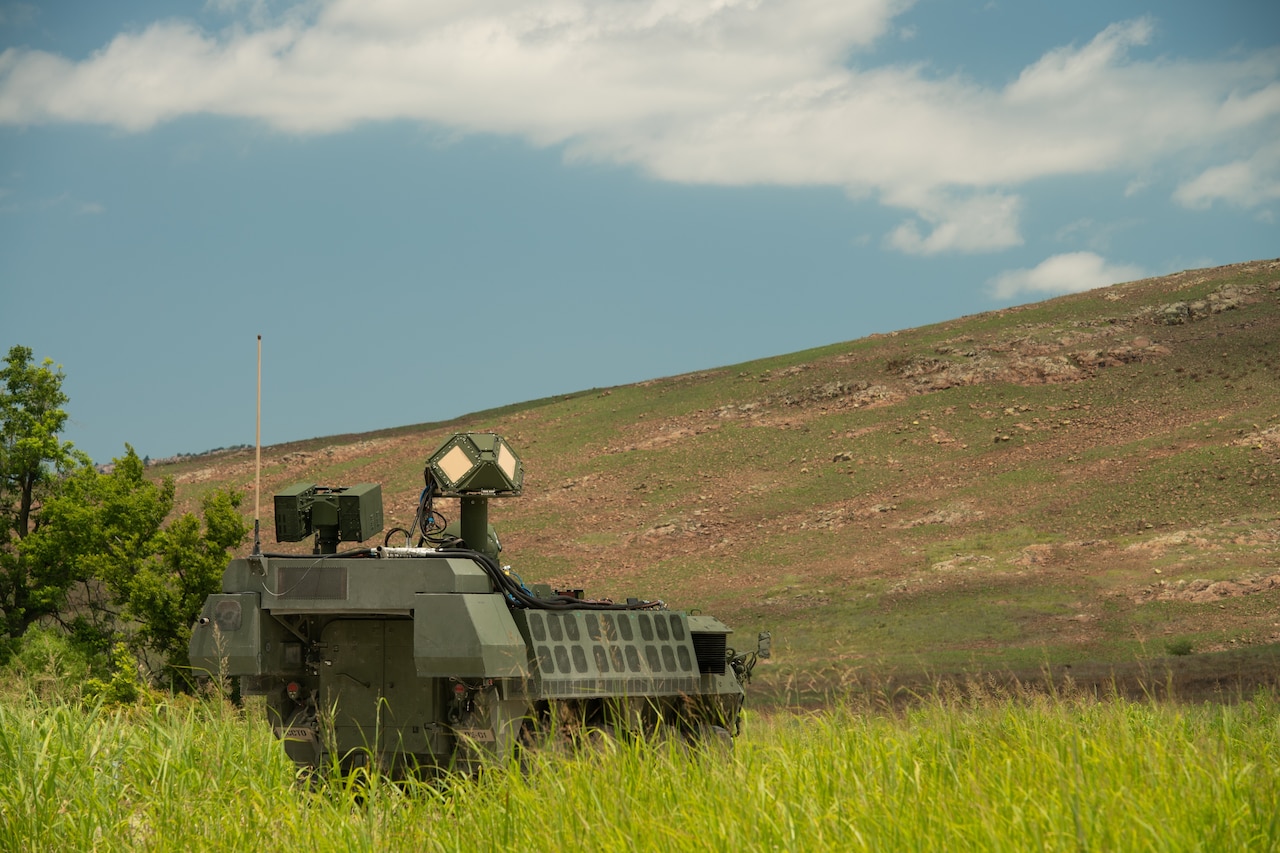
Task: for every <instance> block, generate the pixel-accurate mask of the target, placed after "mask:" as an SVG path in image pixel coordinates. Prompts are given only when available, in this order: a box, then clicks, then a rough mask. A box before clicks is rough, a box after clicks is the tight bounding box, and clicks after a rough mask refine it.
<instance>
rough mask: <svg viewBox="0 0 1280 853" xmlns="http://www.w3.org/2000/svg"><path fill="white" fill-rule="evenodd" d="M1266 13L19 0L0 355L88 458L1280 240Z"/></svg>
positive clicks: (1019, 298)
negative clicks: (41, 393) (258, 412)
mask: <svg viewBox="0 0 1280 853" xmlns="http://www.w3.org/2000/svg"><path fill="white" fill-rule="evenodd" d="M1278 237H1280V4H1277V3H1274V2H1232V0H1224V2H1218V3H1213V4H1210V3H1204V2H1160V3H1154V2H1146V3H1141V2H1129V1H1128V0H1110V2H1078V3H1069V4H1068V3H1061V2H1041V0H1023V2H1017V3H1014V2H965V0H951V1H950V2H948V0H916V2H909V0H841V2H834V0H610V2H590V0H556V2H532V0H519V2H515V0H472V2H454V3H443V2H427V1H426V0H306V2H301V3H288V2H261V0H209V1H208V2H172V0H166V2H152V1H151V0H145V2H133V3H129V2H122V3H88V2H47V3H35V4H31V3H13V2H3V0H0V344H2V345H3V346H4V348H5V350H6V351H7V349H8V347H9V346H11V345H12V344H17V343H20V344H24V345H26V346H29V347H32V348H33V349H34V351H35V354H36V356H37V357H39V358H43V357H46V356H47V357H50V358H52V359H54V360H55V361H57V362H58V363H60V364H62V365H63V366H64V369H65V371H66V375H67V379H66V383H65V388H66V390H67V391H68V393H69V394H70V396H71V402H70V404H69V406H68V409H69V412H70V414H71V425H70V427H69V429H68V431H67V435H66V437H67V438H69V439H71V440H72V441H74V442H75V443H76V445H77V446H78V447H80V448H82V449H83V450H85V451H87V452H88V453H89V454H91V455H92V456H93V457H94V458H95V459H97V460H99V461H106V460H107V459H109V458H110V457H112V456H116V455H119V454H120V453H122V452H123V449H124V444H125V442H129V443H131V444H133V445H134V446H135V447H136V448H137V450H138V452H139V453H141V454H145V455H150V456H155V457H162V456H167V455H170V454H173V453H178V452H198V451H201V450H206V449H209V448H212V447H217V446H225V445H231V444H240V443H251V442H252V441H253V425H254V375H255V374H254V371H255V345H256V335H258V334H261V335H262V336H263V357H264V364H263V395H264V401H263V425H262V429H263V441H264V442H265V443H267V444H272V443H278V442H284V441H290V440H295V439H302V438H310V437H313V436H318V435H330V434H336V433H342V432H352V431H364V430H370V429H377V428H381V427H389V426H398V425H401V424H410V423H419V422H424V421H433V420H440V419H445V418H450V417H453V416H456V415H460V414H464V413H466V412H469V411H474V410H478V409H482V408H487V407H491V406H498V405H503V404H506V403H512V402H518V401H522V400H528V399H534V398H539V397H544V396H549V395H553V394H558V393H567V392H571V391H576V390H581V389H585V388H590V387H596V386H608V385H617V384H623V383H629V382H635V381H639V380H644V379H649V378H654V377H659V376H667V375H672V374H676V373H683V372H688V371H694V370H700V369H707V368H713V367H718V366H723V365H729V364H734V363H737V362H741V361H745V360H749V359H753V358H759V357H764V356H769V355H777V354H781V353H786V352H792V351H795V350H800V349H805V348H808V347H814V346H820V345H823V344H828V343H834V342H838V341H844V340H852V339H856V338H859V337H863V336H865V335H867V334H870V333H873V332H886V331H892V330H895V329H901V328H908V327H913V326H919V325H924V324H927V323H932V322H937V321H941V320H946V319H950V318H953V317H957V316H960V315H964V314H972V313H976V312H980V311H985V310H990V309H993V308H999V307H1003V306H1007V305H1013V304H1018V303H1024V302H1033V301H1038V300H1040V299H1043V298H1047V297H1049V296H1053V295H1057V294H1061V293H1068V292H1074V291H1079V290H1085V289H1089V288H1092V287H1099V286H1104V285H1108V284H1112V283H1115V282H1119V281H1125V280H1131V279H1135V278H1141V277H1145V276H1149V275H1159V274H1164V273H1168V272H1174V271H1177V270H1182V269H1187V268H1191V267H1201V266H1210V265H1218V264H1226V263H1233V262H1237V261H1245V260H1253V259H1257V258H1266V257H1274V256H1276V255H1280V239H1277V238H1278Z"/></svg>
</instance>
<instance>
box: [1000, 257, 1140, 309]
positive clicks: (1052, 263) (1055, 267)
mask: <svg viewBox="0 0 1280 853" xmlns="http://www.w3.org/2000/svg"><path fill="white" fill-rule="evenodd" d="M1144 275H1145V273H1144V272H1143V271H1142V268H1141V267H1137V266H1134V265H1132V264H1112V263H1108V262H1107V260H1106V259H1104V258H1103V257H1101V256H1100V255H1096V254H1094V253H1093V252H1069V253H1067V254H1064V255H1054V256H1052V257H1050V258H1046V259H1045V260H1043V261H1041V262H1040V263H1039V264H1038V265H1037V266H1035V267H1032V268H1031V269H1019V270H1009V271H1007V272H1003V273H1001V274H1000V275H998V276H996V277H995V278H993V279H991V280H990V281H988V282H987V286H988V289H989V291H990V293H991V295H992V296H995V297H997V298H999V299H1009V298H1012V297H1014V296H1021V295H1024V294H1029V295H1033V296H1036V297H1042V296H1056V295H1059V294H1063V293H1079V292H1080V291H1082V290H1093V289H1094V288H1095V287H1107V286H1109V285H1112V284H1117V283H1118V282H1122V281H1133V280H1134V279H1139V278H1142V277H1143V276H1144Z"/></svg>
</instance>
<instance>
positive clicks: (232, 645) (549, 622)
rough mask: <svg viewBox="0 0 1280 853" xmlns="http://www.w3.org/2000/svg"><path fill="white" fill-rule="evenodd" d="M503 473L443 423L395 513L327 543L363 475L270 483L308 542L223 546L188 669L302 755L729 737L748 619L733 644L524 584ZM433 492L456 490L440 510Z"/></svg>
mask: <svg viewBox="0 0 1280 853" xmlns="http://www.w3.org/2000/svg"><path fill="white" fill-rule="evenodd" d="M523 477H524V473H523V466H522V464H521V462H520V459H519V457H518V456H517V455H516V454H515V452H514V451H513V450H512V449H511V447H510V446H509V445H508V444H507V443H506V442H505V441H504V440H503V439H502V438H501V437H500V436H498V435H494V434H489V433H465V434H459V435H455V436H453V437H452V438H451V439H450V440H449V441H447V442H445V444H444V445H443V446H442V447H441V448H440V449H439V450H438V451H437V452H436V453H435V454H434V455H433V456H432V457H431V458H430V460H429V461H428V463H427V466H426V469H425V471H424V479H425V487H424V489H423V491H422V495H421V498H420V500H419V505H418V508H417V514H416V518H415V520H414V522H413V524H412V525H411V527H410V528H409V529H407V530H406V529H402V528H395V529H393V530H391V531H389V532H388V533H387V535H386V537H385V538H384V540H383V544H382V545H381V546H375V547H359V548H353V549H350V550H345V551H339V550H338V546H339V543H341V542H362V541H364V540H366V539H369V538H370V537H372V536H374V535H376V534H377V533H379V532H381V530H382V527H383V520H382V499H381V489H380V487H379V486H377V485H374V484H364V485H359V486H353V487H349V488H328V487H320V486H316V485H314V484H309V483H302V484H298V485H296V486H293V487H291V488H289V489H287V490H286V491H284V492H282V493H280V494H278V495H276V496H275V502H274V504H275V529H276V539H277V541H287V542H298V541H302V540H304V539H305V538H307V537H308V536H310V535H312V534H313V533H314V534H315V537H316V538H315V546H314V552H313V553H312V554H311V555H299V554H270V553H261V552H260V548H259V546H257V545H256V544H255V548H254V553H253V554H251V555H250V556H248V557H246V558H244V559H235V560H232V561H231V562H230V564H229V565H228V566H227V568H226V571H225V573H224V575H223V579H222V591H221V592H219V593H216V594H214V595H210V596H209V597H208V598H207V599H206V601H205V604H204V609H203V611H202V613H201V615H200V618H199V620H198V621H197V623H196V624H195V625H194V626H193V629H192V636H191V646H190V657H191V663H192V666H193V667H195V668H196V669H197V670H203V671H205V672H207V673H209V674H210V675H212V676H216V677H239V679H240V689H241V693H242V694H244V695H261V696H264V697H266V707H267V709H268V714H269V716H270V717H271V722H272V725H273V726H274V729H275V733H276V735H277V736H278V737H279V738H280V740H281V741H283V743H284V747H285V750H286V751H287V753H288V755H289V756H290V758H292V759H293V760H294V761H295V762H296V763H297V764H298V765H300V766H303V767H316V766H329V765H330V764H336V765H338V766H341V767H342V768H344V769H350V768H352V767H357V766H363V765H368V764H374V765H375V766H376V768H377V769H378V770H379V771H382V772H387V773H390V774H392V775H403V774H409V773H413V774H420V773H424V772H425V773H431V772H434V771H438V770H442V769H452V770H460V771H464V772H465V771H468V770H470V769H473V768H474V767H475V766H477V764H478V763H479V762H482V761H483V760H485V758H486V757H487V756H490V757H498V758H501V757H503V756H505V755H508V754H509V753H510V752H511V750H512V749H513V748H515V747H516V746H517V744H521V743H524V744H532V743H543V742H545V741H546V740H547V739H551V740H553V741H554V740H556V739H560V740H564V739H572V740H580V739H587V740H590V739H591V738H593V737H599V736H630V735H641V736H647V737H653V736H657V737H664V736H678V737H681V738H685V739H689V740H699V739H712V740H715V741H723V742H726V743H731V738H732V736H734V735H736V734H737V732H738V727H739V722H740V719H739V716H740V712H741V709H742V702H743V689H742V687H743V684H744V683H745V682H746V681H748V680H749V678H750V675H751V669H752V667H753V666H754V665H755V662H756V660H757V659H758V658H760V657H767V656H768V644H769V637H768V634H761V635H760V636H759V638H758V640H757V644H756V648H754V649H752V650H751V651H749V652H746V653H742V654H739V653H736V652H735V651H734V649H733V648H732V647H730V645H729V643H728V637H729V635H730V634H731V633H732V631H731V629H730V628H728V627H727V626H726V625H724V624H723V623H721V622H720V621H719V620H717V619H715V618H713V617H710V616H703V615H696V614H693V613H688V612H684V611H677V610H671V609H669V608H668V607H667V606H666V604H664V603H663V602H662V601H648V600H639V599H628V600H627V601H626V602H625V603H614V602H612V601H608V600H592V599H589V598H587V597H585V596H584V595H583V593H582V591H581V590H552V589H551V588H550V587H548V586H545V585H540V584H534V585H532V586H526V585H525V584H524V583H523V582H522V581H521V580H520V578H519V577H518V576H517V575H516V574H514V573H513V572H512V571H511V569H510V567H508V566H503V565H502V564H501V563H500V562H499V559H498V556H499V553H500V551H501V544H500V542H499V539H498V536H497V534H496V532H495V531H494V529H493V526H492V525H490V524H489V520H488V502H489V500H490V499H491V498H501V497H510V496H516V495H519V494H520V492H521V489H522V485H523ZM437 498H458V499H459V503H460V513H459V515H460V518H459V519H458V521H457V523H455V524H447V525H446V524H444V521H445V519H444V518H443V517H442V516H441V514H440V512H439V510H438V509H437V508H436V507H435V505H434V504H433V501H434V500H435V499H437ZM393 537H403V540H404V542H405V544H404V545H403V546H393V545H392V544H391V543H392V539H393Z"/></svg>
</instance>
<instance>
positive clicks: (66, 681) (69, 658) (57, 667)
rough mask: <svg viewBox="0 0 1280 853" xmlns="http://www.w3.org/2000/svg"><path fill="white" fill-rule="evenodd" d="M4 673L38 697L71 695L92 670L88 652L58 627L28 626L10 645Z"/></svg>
mask: <svg viewBox="0 0 1280 853" xmlns="http://www.w3.org/2000/svg"><path fill="white" fill-rule="evenodd" d="M5 670H6V671H7V672H8V673H9V674H10V675H12V676H14V680H17V681H21V682H25V683H26V684H27V685H28V686H29V687H30V688H31V689H33V690H35V691H36V693H37V694H39V695H40V696H45V697H51V696H54V695H61V694H66V693H68V692H75V691H77V690H78V689H79V687H80V685H82V684H83V683H84V681H85V679H86V678H88V676H89V675H90V673H91V672H92V670H93V666H92V661H91V660H90V654H89V652H88V651H87V650H86V649H85V648H84V647H83V646H82V645H81V644H79V643H77V642H76V641H75V640H74V639H72V638H71V637H70V636H68V635H67V634H66V632H64V631H62V630H61V629H58V628H42V627H39V626H32V627H31V628H28V629H27V631H26V633H24V634H23V635H22V636H21V637H19V638H18V639H17V640H16V641H15V642H14V643H13V656H12V657H11V658H10V659H9V661H8V663H7V664H6V666H5Z"/></svg>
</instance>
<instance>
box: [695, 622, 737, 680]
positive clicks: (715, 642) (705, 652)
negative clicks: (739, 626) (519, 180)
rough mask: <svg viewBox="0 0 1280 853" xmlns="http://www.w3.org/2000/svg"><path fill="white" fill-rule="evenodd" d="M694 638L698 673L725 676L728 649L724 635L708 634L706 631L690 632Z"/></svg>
mask: <svg viewBox="0 0 1280 853" xmlns="http://www.w3.org/2000/svg"><path fill="white" fill-rule="evenodd" d="M690 633H691V635H692V638H693V653H694V654H695V655H696V656H697V658H698V672H700V673H702V674H703V675H709V674H713V675H724V667H725V651H726V650H727V648H728V643H727V642H726V639H725V635H724V634H708V633H706V632H704V631H692V632H690Z"/></svg>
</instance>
